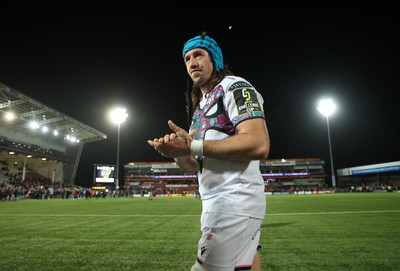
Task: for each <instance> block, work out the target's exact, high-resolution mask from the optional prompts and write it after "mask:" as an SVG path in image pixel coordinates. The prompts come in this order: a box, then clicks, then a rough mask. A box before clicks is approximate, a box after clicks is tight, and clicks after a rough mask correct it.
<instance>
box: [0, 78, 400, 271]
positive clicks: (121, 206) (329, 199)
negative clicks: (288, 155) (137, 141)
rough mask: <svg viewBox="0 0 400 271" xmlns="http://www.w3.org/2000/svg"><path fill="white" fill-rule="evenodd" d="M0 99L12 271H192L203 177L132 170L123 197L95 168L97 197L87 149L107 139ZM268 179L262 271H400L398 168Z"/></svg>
mask: <svg viewBox="0 0 400 271" xmlns="http://www.w3.org/2000/svg"><path fill="white" fill-rule="evenodd" d="M0 93H1V96H0V99H1V100H0V103H1V111H2V113H3V114H2V120H1V122H0V136H1V138H0V150H1V153H0V161H1V171H0V188H1V202H0V228H1V229H2V233H3V234H2V235H1V238H0V242H1V244H2V245H1V246H0V253H1V255H2V257H1V260H0V266H1V269H2V270H93V269H96V270H141V271H146V270H169V271H171V270H189V268H190V266H191V265H192V264H193V262H194V260H195V258H194V255H195V254H196V249H197V247H196V243H197V240H198V237H199V235H200V231H199V226H200V221H199V220H200V213H201V201H200V200H199V196H198V194H197V187H198V185H197V179H196V176H195V175H190V174H185V173H183V172H182V171H181V170H180V169H179V168H178V167H177V166H176V164H175V163H171V162H146V161H140V162H132V163H128V164H126V165H124V186H123V187H122V188H121V189H119V190H117V189H115V177H114V175H113V170H114V167H113V165H100V164H96V165H93V167H94V172H93V186H91V187H80V186H77V185H76V184H75V179H76V168H77V166H78V165H79V160H80V154H81V152H82V149H83V148H84V145H85V144H87V143H89V144H90V142H94V141H98V140H106V139H107V136H106V135H105V134H104V133H102V132H100V131H97V130H96V129H94V128H92V127H90V126H88V125H85V124H83V123H81V122H79V121H78V120H75V119H72V118H70V117H68V116H66V115H65V114H63V113H61V112H57V111H56V110H53V109H51V108H49V107H47V106H46V105H44V104H42V103H40V102H38V101H36V100H33V99H31V98H29V97H27V96H25V95H23V94H22V93H20V92H19V91H17V90H14V89H12V88H10V87H8V86H5V85H3V84H0ZM11 111H12V112H13V113H14V114H15V116H16V118H15V119H14V121H13V122H8V121H7V120H6V119H5V118H6V117H9V116H10V115H9V113H11ZM33 120H35V121H36V126H31V125H32V124H31V122H32V121H33ZM35 127H36V130H35V129H32V128H35ZM43 127H47V129H49V130H47V131H46V130H43ZM55 131H57V132H58V134H54V133H53V132H55ZM260 170H261V172H262V174H263V177H264V181H265V194H266V197H267V216H266V219H265V222H264V223H263V226H262V232H263V233H262V237H261V243H262V244H263V250H262V252H261V256H262V265H263V268H265V269H264V270H363V271H364V270H397V269H398V253H397V251H398V244H399V243H400V234H399V233H400V232H399V230H398V225H399V224H400V216H399V213H400V193H398V192H399V191H398V190H399V183H400V173H399V172H400V162H396V161H395V162H391V163H382V164H377V165H364V166H360V167H354V168H347V169H339V170H337V172H336V174H337V177H338V182H337V187H332V186H331V183H330V178H329V177H328V174H327V173H326V171H325V161H323V160H321V159H319V158H299V159H269V160H263V161H261V163H260ZM353 187H354V189H353ZM149 193H150V194H154V195H155V198H154V200H151V201H150V200H149V199H150V198H149Z"/></svg>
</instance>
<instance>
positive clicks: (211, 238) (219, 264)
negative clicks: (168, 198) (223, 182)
mask: <svg viewBox="0 0 400 271" xmlns="http://www.w3.org/2000/svg"><path fill="white" fill-rule="evenodd" d="M261 224H262V220H261V219H257V218H250V217H245V216H234V215H227V214H220V213H203V214H202V217H201V225H202V237H201V239H200V240H199V243H198V253H197V261H196V264H195V266H194V267H193V268H194V269H192V270H202V269H201V268H203V269H204V270H207V271H233V270H250V269H251V265H252V263H253V258H254V255H255V254H256V251H257V246H258V244H259V241H260V228H261Z"/></svg>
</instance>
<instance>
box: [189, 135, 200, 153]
mask: <svg viewBox="0 0 400 271" xmlns="http://www.w3.org/2000/svg"><path fill="white" fill-rule="evenodd" d="M190 153H191V154H192V155H196V156H197V155H203V141H202V140H196V139H193V141H192V143H191V144H190Z"/></svg>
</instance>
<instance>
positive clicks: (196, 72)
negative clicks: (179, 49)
mask: <svg viewBox="0 0 400 271" xmlns="http://www.w3.org/2000/svg"><path fill="white" fill-rule="evenodd" d="M185 63H186V69H187V72H188V74H189V76H190V78H192V80H193V83H194V85H197V86H199V87H201V86H203V85H204V84H205V83H207V82H208V80H209V79H210V77H211V75H212V73H213V69H214V64H213V62H212V61H211V56H210V54H209V53H208V52H207V51H206V50H204V49H201V48H195V49H193V50H190V51H188V52H187V53H186V54H185Z"/></svg>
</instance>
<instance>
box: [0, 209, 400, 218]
mask: <svg viewBox="0 0 400 271" xmlns="http://www.w3.org/2000/svg"><path fill="white" fill-rule="evenodd" d="M379 213H400V210H380V211H343V212H310V213H278V214H268V213H267V214H266V216H296V215H342V214H379ZM0 216H25V217H30V216H43V217H199V216H200V214H199V215H161V214H154V215H149V214H137V215H130V214H125V215H92V214H0Z"/></svg>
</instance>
